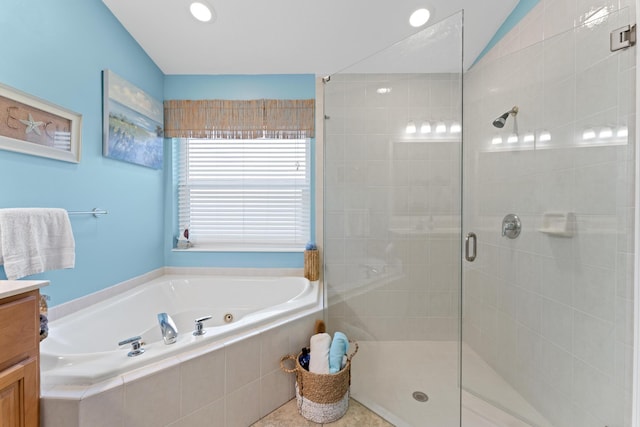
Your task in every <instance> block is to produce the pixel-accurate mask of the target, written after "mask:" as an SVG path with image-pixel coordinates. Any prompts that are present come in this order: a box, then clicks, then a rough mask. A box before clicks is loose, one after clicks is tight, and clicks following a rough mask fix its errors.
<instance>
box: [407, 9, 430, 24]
mask: <svg viewBox="0 0 640 427" xmlns="http://www.w3.org/2000/svg"><path fill="white" fill-rule="evenodd" d="M430 17H431V12H429V9H418V10H416V11H415V12H413V13H412V14H411V17H410V18H409V23H410V24H411V26H412V27H422V26H423V25H424V24H426V23H427V21H429V18H430Z"/></svg>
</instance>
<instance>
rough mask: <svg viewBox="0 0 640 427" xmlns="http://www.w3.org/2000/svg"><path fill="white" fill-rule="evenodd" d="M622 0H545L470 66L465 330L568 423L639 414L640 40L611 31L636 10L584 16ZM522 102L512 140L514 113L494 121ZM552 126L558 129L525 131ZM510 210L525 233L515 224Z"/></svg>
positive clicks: (498, 366)
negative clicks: (504, 232) (607, 132)
mask: <svg viewBox="0 0 640 427" xmlns="http://www.w3.org/2000/svg"><path fill="white" fill-rule="evenodd" d="M620 3H625V2H620ZM617 4H618V2H610V1H592V2H584V1H581V0H580V1H577V2H576V1H564V0H562V1H558V0H552V1H551V0H541V1H540V3H539V4H538V5H537V6H536V7H535V8H534V9H533V10H532V11H531V12H530V13H529V15H528V16H527V17H526V18H525V19H523V21H522V22H521V23H520V24H519V26H517V27H516V28H515V29H514V30H513V31H512V32H511V33H510V34H509V35H508V36H507V37H505V39H503V42H501V43H500V44H499V45H497V46H496V47H495V48H494V49H493V50H492V51H491V52H490V53H489V54H488V55H487V56H485V57H484V58H483V60H482V61H480V62H479V63H478V64H476V65H475V66H474V67H473V68H472V69H471V70H470V71H469V72H468V73H467V74H466V75H465V150H464V154H465V164H466V165H467V167H466V168H465V177H466V180H465V186H466V188H467V189H468V191H466V192H465V193H466V195H467V196H466V197H465V216H464V219H465V226H464V229H465V232H467V231H474V232H475V233H476V234H477V235H478V257H477V260H476V262H474V263H465V272H464V279H465V280H464V296H463V301H464V304H463V306H464V314H463V315H464V323H463V340H464V342H465V344H467V345H468V346H469V347H470V348H472V349H473V350H474V351H475V352H477V353H478V354H479V355H480V356H481V357H482V359H483V360H484V361H485V362H487V363H488V364H489V365H490V366H491V367H492V368H493V369H495V370H496V371H497V372H498V373H499V374H500V375H501V376H502V377H503V378H504V379H505V380H506V381H507V382H508V383H509V384H510V385H511V386H512V387H513V388H514V389H515V390H517V392H519V393H520V394H521V395H522V396H523V397H524V398H525V399H526V400H527V401H528V402H529V403H530V404H531V405H533V406H534V407H535V408H536V409H537V410H538V411H540V413H542V415H544V417H546V418H547V419H548V420H549V422H550V423H551V424H552V425H553V426H556V427H567V426H569V427H583V426H604V425H608V426H629V425H631V423H630V416H631V395H632V393H631V390H632V383H631V381H632V378H633V375H632V355H633V336H632V331H633V298H634V296H633V257H634V255H633V251H634V241H633V235H634V230H633V218H634V208H633V206H634V199H633V179H634V163H633V159H634V152H635V149H634V147H635V131H634V130H635V129H634V127H635V126H634V125H633V124H634V123H635V108H634V94H635V78H634V75H635V66H634V61H635V54H636V51H637V48H634V49H631V50H628V51H620V52H616V53H612V52H610V51H609V33H610V31H611V30H613V29H615V28H618V27H621V26H623V25H626V24H629V23H633V22H634V21H633V17H634V15H635V14H634V12H633V11H630V10H627V9H623V10H621V11H619V12H614V13H613V14H610V15H608V16H606V15H605V16H601V17H600V19H596V20H591V21H590V22H587V23H585V22H584V19H585V17H586V16H589V11H592V12H593V11H595V10H598V9H599V8H601V7H602V9H601V11H602V10H604V11H605V12H612V11H615V10H616V9H617ZM614 6H615V7H614ZM574 24H575V26H576V28H575V30H573V29H572V27H573V25H574ZM513 105H518V106H519V108H520V112H519V113H518V116H517V119H518V128H519V131H520V138H521V139H520V141H519V142H517V143H508V142H507V138H508V136H509V134H510V133H511V132H513V120H512V118H509V119H508V121H507V124H506V125H505V127H504V128H503V129H501V130H498V129H495V128H494V127H493V126H491V122H492V121H493V120H494V119H495V118H496V117H497V116H498V115H499V114H501V113H502V112H504V111H506V110H507V109H509V108H511V107H512V106H513ZM605 126H608V127H610V128H611V129H612V131H613V138H608V139H607V138H600V136H599V133H600V131H601V129H602V128H603V127H605ZM624 127H626V128H628V138H627V137H624V138H618V140H617V141H616V138H615V137H616V134H617V130H618V129H621V128H624ZM589 128H592V129H595V133H596V137H595V138H593V139H589V138H585V135H586V130H587V129H589ZM542 131H548V132H549V135H550V140H548V141H543V140H541V139H537V140H536V143H535V145H534V143H533V141H530V142H527V141H525V140H524V136H525V135H527V134H535V135H536V138H539V137H540V133H541V132H542ZM498 136H499V137H502V140H503V142H502V143H501V144H494V143H493V139H494V138H495V137H498ZM615 144H618V145H615ZM549 212H560V213H563V212H564V213H567V212H570V213H575V219H576V224H575V233H574V235H573V237H562V236H557V235H553V234H547V233H542V232H540V231H538V230H539V229H541V228H543V221H544V214H545V213H549ZM508 213H515V214H518V215H519V216H520V219H521V221H522V234H521V235H520V237H518V238H517V239H515V240H510V239H506V238H503V237H501V233H500V231H501V230H500V224H501V221H502V218H503V217H504V216H505V215H506V214H508ZM462 363H463V376H462V384H463V386H469V384H468V383H467V378H468V377H467V376H465V374H464V372H465V371H464V367H465V366H468V365H469V364H468V363H466V360H464V359H463V362H462ZM467 372H468V371H467ZM472 388H473V391H474V392H475V393H478V394H479V395H481V396H482V397H484V398H486V399H488V400H490V401H493V402H494V403H496V404H498V405H501V406H505V407H507V408H511V407H510V406H509V405H508V404H507V403H506V402H502V401H500V398H499V396H498V395H497V393H496V392H495V390H492V389H490V388H489V387H485V386H483V385H482V384H479V385H474V386H473V387H472Z"/></svg>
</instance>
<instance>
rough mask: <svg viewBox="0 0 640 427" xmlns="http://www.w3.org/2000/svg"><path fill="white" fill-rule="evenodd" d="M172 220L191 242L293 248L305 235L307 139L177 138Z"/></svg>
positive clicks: (244, 247) (203, 246) (240, 247)
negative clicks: (185, 230) (175, 214)
mask: <svg viewBox="0 0 640 427" xmlns="http://www.w3.org/2000/svg"><path fill="white" fill-rule="evenodd" d="M174 141H176V143H175V146H174V155H175V158H176V159H177V162H176V163H175V165H176V166H177V169H178V170H177V171H176V172H177V178H178V226H179V227H180V228H181V229H182V228H184V227H186V226H188V228H189V240H190V241H191V242H192V243H193V244H194V248H197V249H204V250H224V251H298V250H301V249H304V245H305V243H306V242H307V241H308V240H309V225H310V199H311V198H310V171H309V155H310V153H309V151H310V150H309V140H308V139H187V138H183V139H176V140H174Z"/></svg>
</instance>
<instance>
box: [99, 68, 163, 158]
mask: <svg viewBox="0 0 640 427" xmlns="http://www.w3.org/2000/svg"><path fill="white" fill-rule="evenodd" d="M102 80H103V81H102V90H103V93H102V98H103V114H104V118H103V125H102V126H103V141H102V154H103V155H104V156H105V157H109V158H112V159H116V160H122V161H124V162H129V163H135V164H137V165H142V166H146V167H149V168H153V169H161V168H162V141H163V136H162V135H163V125H162V122H163V107H162V103H161V102H160V101H158V100H156V99H154V98H152V97H151V96H150V95H149V94H147V93H146V92H144V91H143V90H142V89H140V88H138V87H136V86H134V85H133V84H131V83H129V82H128V81H127V80H125V79H124V78H122V77H120V76H119V75H117V74H115V73H114V72H113V71H111V70H104V71H103V72H102Z"/></svg>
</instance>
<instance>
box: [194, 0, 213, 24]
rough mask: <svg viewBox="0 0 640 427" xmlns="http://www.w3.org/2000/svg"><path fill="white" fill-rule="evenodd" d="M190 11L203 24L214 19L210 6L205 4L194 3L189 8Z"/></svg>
mask: <svg viewBox="0 0 640 427" xmlns="http://www.w3.org/2000/svg"><path fill="white" fill-rule="evenodd" d="M189 10H190V11H191V14H192V15H193V17H194V18H196V19H197V20H198V21H201V22H209V21H211V20H212V19H213V12H212V10H211V7H210V6H207V5H206V4H204V3H200V2H197V1H196V2H193V3H191V6H189Z"/></svg>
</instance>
